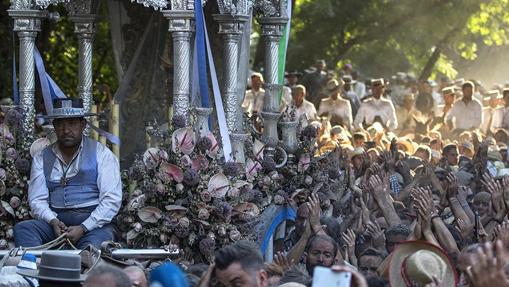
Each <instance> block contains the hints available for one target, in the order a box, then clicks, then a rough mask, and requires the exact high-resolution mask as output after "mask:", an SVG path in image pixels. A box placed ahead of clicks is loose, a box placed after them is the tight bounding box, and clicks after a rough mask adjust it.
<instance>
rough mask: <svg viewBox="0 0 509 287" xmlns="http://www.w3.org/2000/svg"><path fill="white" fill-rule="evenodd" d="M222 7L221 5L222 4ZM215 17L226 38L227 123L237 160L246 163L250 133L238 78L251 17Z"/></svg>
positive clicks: (239, 15)
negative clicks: (244, 119) (242, 116)
mask: <svg viewBox="0 0 509 287" xmlns="http://www.w3.org/2000/svg"><path fill="white" fill-rule="evenodd" d="M220 7H221V6H220ZM214 19H215V20H216V21H218V22H219V34H222V35H223V40H224V50H223V51H224V55H223V57H224V61H223V73H224V77H223V80H224V81H223V100H224V101H225V106H226V108H225V113H226V125H227V126H228V131H229V132H230V139H231V141H232V152H233V157H234V159H235V161H236V162H239V163H244V162H245V161H246V159H245V156H244V142H245V141H246V140H247V139H248V137H249V135H248V134H246V133H245V131H244V123H243V122H242V121H241V119H239V117H238V115H239V113H238V109H241V103H240V102H239V97H238V95H237V93H238V90H237V79H238V69H239V67H238V66H239V41H240V39H241V37H242V33H243V30H244V24H245V22H246V21H247V20H248V19H249V17H248V16H247V15H242V14H217V15H214Z"/></svg>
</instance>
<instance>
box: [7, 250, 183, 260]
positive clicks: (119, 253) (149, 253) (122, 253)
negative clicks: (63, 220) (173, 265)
mask: <svg viewBox="0 0 509 287" xmlns="http://www.w3.org/2000/svg"><path fill="white" fill-rule="evenodd" d="M48 251H51V252H62V253H66V254H79V253H80V252H81V251H82V250H28V251H26V252H29V253H31V254H33V255H35V256H36V257H41V255H42V253H44V252H48ZM24 252H25V250H22V249H20V250H18V252H17V253H16V255H13V254H11V256H21V255H23V253H24ZM9 253H10V251H9V250H0V258H2V257H4V256H5V255H7V254H9ZM179 254H180V252H179V250H167V249H113V250H111V257H113V258H114V259H166V258H174V257H176V256H178V255H179Z"/></svg>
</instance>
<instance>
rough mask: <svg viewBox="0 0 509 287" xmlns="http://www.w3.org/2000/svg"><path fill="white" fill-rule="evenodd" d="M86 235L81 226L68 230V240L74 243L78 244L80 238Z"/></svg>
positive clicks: (70, 227)
mask: <svg viewBox="0 0 509 287" xmlns="http://www.w3.org/2000/svg"><path fill="white" fill-rule="evenodd" d="M83 234H85V230H83V227H81V226H80V225H78V226H69V227H68V228H67V238H69V240H71V241H72V242H77V241H78V240H80V238H81V237H82V236H83Z"/></svg>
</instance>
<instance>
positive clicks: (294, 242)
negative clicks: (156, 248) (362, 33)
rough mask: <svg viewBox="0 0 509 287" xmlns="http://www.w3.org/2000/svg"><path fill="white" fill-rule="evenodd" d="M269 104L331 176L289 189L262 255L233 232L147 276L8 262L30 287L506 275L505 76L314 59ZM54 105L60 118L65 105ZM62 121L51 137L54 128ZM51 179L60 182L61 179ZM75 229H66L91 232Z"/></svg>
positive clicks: (253, 106) (498, 278) (252, 103)
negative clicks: (288, 208)
mask: <svg viewBox="0 0 509 287" xmlns="http://www.w3.org/2000/svg"><path fill="white" fill-rule="evenodd" d="M250 86H251V89H250V90H248V91H247V93H246V96H245V100H244V102H243V104H242V106H243V108H244V109H245V111H246V113H248V114H251V115H253V114H257V113H260V112H261V111H263V106H264V105H263V100H264V90H263V76H262V75H261V74H260V73H253V74H252V75H251V77H250ZM72 104H73V105H74V103H72ZM80 107H81V106H80ZM281 110H282V111H285V112H290V114H292V115H293V117H294V119H295V120H298V121H299V122H300V123H301V126H302V132H301V136H312V137H316V142H314V144H315V145H316V150H317V153H316V156H317V157H320V156H323V155H324V154H329V155H331V154H332V155H333V156H334V158H335V159H337V161H335V162H331V163H330V165H329V166H328V169H329V170H328V174H329V179H327V180H333V181H336V182H337V183H338V185H337V186H342V187H343V188H339V187H338V189H337V190H329V191H328V192H322V191H321V190H320V189H319V188H318V189H317V191H316V192H311V193H309V194H301V193H299V192H296V193H295V194H294V195H293V196H292V198H291V199H290V204H291V205H293V207H294V208H295V209H296V218H295V221H294V222H293V223H290V222H289V223H288V224H287V226H286V232H285V233H284V236H282V237H280V238H276V237H275V242H274V257H273V260H264V259H267V258H264V257H263V255H262V254H261V252H260V248H259V246H257V245H256V244H255V243H254V242H251V241H243V240H240V241H236V242H235V243H233V244H230V245H227V246H224V247H222V248H220V249H218V250H217V251H216V252H215V255H214V257H213V260H212V262H213V263H212V264H210V265H207V264H204V263H195V264H193V265H191V266H186V269H185V270H183V269H180V267H177V266H175V265H172V264H170V263H167V264H163V265H162V266H160V267H158V268H155V269H154V270H153V271H152V272H151V273H150V276H146V275H147V274H145V272H144V270H143V269H139V268H137V267H131V268H128V269H126V270H120V269H118V268H114V267H111V266H102V267H101V268H96V269H94V270H92V271H91V273H90V274H88V276H87V278H86V279H85V278H84V277H83V278H82V277H80V276H79V274H78V275H77V278H74V279H76V280H74V283H72V282H70V281H69V280H68V281H67V282H59V279H58V276H57V277H51V276H49V278H50V279H51V280H50V281H51V284H49V285H48V283H44V282H45V280H47V279H48V277H46V278H44V276H43V275H44V274H41V273H42V272H43V271H44V272H47V271H48V270H53V271H55V270H59V268H61V267H62V266H60V267H58V266H53V267H51V266H49V267H48V268H45V269H41V268H40V269H39V270H38V272H34V273H32V274H31V275H27V274H24V273H23V272H21V274H22V275H27V276H28V277H30V276H32V277H35V278H39V279H41V280H40V281H39V282H40V285H41V286H80V284H82V282H83V281H84V283H83V286H101V287H106V286H122V287H123V286H148V284H150V286H202V287H204V286H248V287H251V286H252V287H255V286H259V287H267V286H286V287H289V286H318V285H317V284H318V283H317V282H323V281H321V280H324V276H328V277H327V278H328V279H326V280H338V281H337V282H340V281H342V280H347V281H349V283H347V285H346V286H356V287H361V286H362V287H365V286H394V287H400V286H401V287H403V286H404V287H407V286H422V287H424V286H427V287H433V286H435V287H448V286H471V287H479V286H500V287H504V286H509V278H508V277H507V275H506V273H507V271H509V270H508V269H507V268H506V265H507V264H508V263H509V220H508V211H509V157H508V154H507V145H508V143H509V87H503V86H497V87H494V88H493V89H492V90H486V89H484V88H483V87H482V85H481V84H480V83H479V82H476V81H468V80H467V81H465V80H461V79H460V80H455V81H452V80H449V79H447V78H445V77H444V78H442V79H440V82H439V83H438V84H436V83H435V82H434V81H431V80H426V81H417V80H416V79H415V78H414V77H412V76H410V75H408V74H404V73H398V74H397V75H395V76H394V77H393V78H391V79H383V78H378V79H370V80H367V81H365V82H363V81H361V80H360V76H359V73H358V72H356V71H354V70H353V69H352V66H350V65H346V66H345V67H343V68H342V69H341V71H340V74H339V75H338V77H336V76H335V74H334V73H330V72H327V71H326V65H325V62H324V61H322V60H320V61H317V62H316V65H315V67H313V69H311V70H309V71H306V73H305V74H302V73H298V72H291V73H288V74H287V85H286V86H285V88H284V90H283V96H282V105H281ZM60 117H61V118H62V119H67V121H66V125H69V123H68V122H69V121H68V120H69V118H74V117H75V115H71V116H69V115H67V116H66V115H61V116H60ZM61 121H62V122H63V120H61ZM58 122H59V121H57V123H58ZM81 124H82V123H80V122H78V123H76V127H75V128H76V130H78V131H81V132H82V130H83V129H84V126H81ZM69 129H70V128H69ZM64 130H66V128H62V132H61V133H62V135H60V137H59V138H62V139H67V138H69V137H70V136H67V137H65V136H66V134H65V133H64V132H63V131H64ZM80 135H81V134H79V133H76V135H75V138H77V139H78V138H81V136H80ZM73 147H74V148H78V150H81V148H80V147H79V145H76V144H75V145H73ZM93 151H94V152H97V151H96V150H93ZM80 152H81V151H80ZM83 152H87V150H86V149H85V151H83ZM72 154H73V153H70V155H72ZM52 162H53V163H55V159H53V161H52ZM66 162H70V163H69V165H72V157H69V159H67V160H66ZM61 168H62V169H63V167H61ZM56 169H57V170H58V169H59V168H58V167H57V168H56ZM43 171H44V169H43V168H42V165H41V171H40V173H41V174H42V173H43ZM63 172H64V176H63V177H62V178H63V179H66V178H65V173H66V171H65V169H64V171H63ZM99 172H100V171H97V170H95V171H93V173H92V175H94V176H97V175H96V174H97V173H99ZM48 177H49V176H48ZM51 178H53V177H51ZM57 179H59V180H60V181H58V182H57ZM46 180H48V179H46ZM52 180H53V179H52ZM53 181H54V182H55V183H54V185H55V188H56V189H57V191H58V190H60V189H63V190H64V193H65V190H67V189H68V188H69V186H71V187H72V186H73V185H72V182H67V181H62V180H61V178H60V177H59V178H57V177H55V179H54V180H53ZM49 183H53V182H51V181H50V182H49ZM319 184H320V183H319V182H317V183H316V185H319ZM104 192H106V191H104ZM109 192H111V191H109ZM102 193H103V188H102V187H99V190H98V191H97V194H98V195H97V197H98V196H99V194H102ZM64 199H65V196H64ZM78 199H79V200H81V201H85V200H89V199H88V198H84V199H81V198H78ZM78 199H76V200H77V201H78ZM57 203H58V202H57ZM77 203H79V202H77ZM96 204H97V203H96ZM94 206H95V205H94ZM45 207H47V206H45ZM89 214H90V211H89ZM56 216H59V217H58V218H57V217H56ZM52 220H56V221H54V222H53V223H54V224H52V223H51V221H52ZM60 220H63V219H61V216H60V215H59V214H48V220H47V221H48V223H47V224H46V225H44V228H45V229H44V230H49V231H48V232H49V233H51V232H52V230H53V231H55V232H54V233H55V234H58V233H59V232H57V231H68V229H69V228H68V226H69V227H73V226H72V225H74V224H72V223H69V224H67V223H65V222H61V221H60ZM36 223H37V222H35V221H32V222H31V223H30V224H31V225H30V226H28V224H29V223H25V224H24V225H22V224H20V225H18V226H17V227H16V229H15V232H16V235H18V236H19V238H16V240H18V241H19V240H22V239H23V240H36V239H37V238H36V237H35V236H29V235H28V234H29V233H30V232H29V231H30V230H34V228H37V226H38V225H37V224H42V223H37V224H36ZM60 223H62V224H63V226H61V224H60ZM25 225H26V226H25ZM32 225H33V226H32ZM75 227H76V230H77V232H78V236H77V237H78V239H80V238H82V236H83V235H84V234H85V235H86V234H90V233H89V229H94V230H96V229H95V228H93V226H92V227H89V226H88V225H85V226H83V224H81V225H77V226H75ZM23 228H25V229H26V230H25V229H23ZM39 229H41V228H39ZM41 230H42V229H41ZM44 230H43V231H44ZM71 231H72V230H71ZM38 232H39V231H38ZM19 234H24V236H20V235H19ZM52 234H53V233H52ZM55 234H53V235H55ZM83 238H84V237H83ZM40 240H42V241H41V242H43V241H47V240H43V239H40ZM76 241H78V240H76ZM100 241H102V239H101V240H100ZM34 244H35V243H34ZM47 256H49V257H48V258H50V257H51V256H50V255H47ZM43 257H44V255H43ZM66 260H70V261H72V259H66ZM267 261H268V262H267ZM55 262H57V263H58V262H61V261H59V260H57V259H55ZM64 262H65V261H64ZM41 264H42V265H43V266H44V264H43V263H42V262H41ZM45 264H46V265H51V264H50V261H49V259H48V261H47V262H46V263H45ZM50 267H51V268H50ZM319 267H321V268H319ZM324 270H325V271H324ZM327 272H328V273H327ZM343 274H349V275H348V276H351V277H348V276H347V277H341V276H339V275H343ZM46 275H47V274H46ZM345 278H348V279H345ZM41 282H42V284H41ZM147 282H151V283H147ZM165 282H166V283H165ZM333 283H334V284H336V283H335V282H331V285H323V284H322V285H320V286H336V285H334V284H333ZM44 284H46V285H44ZM59 284H60V285H59ZM73 284H74V285H73ZM338 284H339V283H338ZM27 286H28V285H27ZM337 286H345V285H337Z"/></svg>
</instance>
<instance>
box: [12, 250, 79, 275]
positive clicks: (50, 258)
mask: <svg viewBox="0 0 509 287" xmlns="http://www.w3.org/2000/svg"><path fill="white" fill-rule="evenodd" d="M18 274H19V275H21V276H27V277H33V278H37V279H42V280H47V281H57V282H83V281H85V278H86V275H83V274H81V257H80V256H79V255H78V254H67V253H63V252H58V251H57V252H55V251H53V252H43V253H42V256H41V264H40V265H39V270H31V269H22V270H19V271H18Z"/></svg>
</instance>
